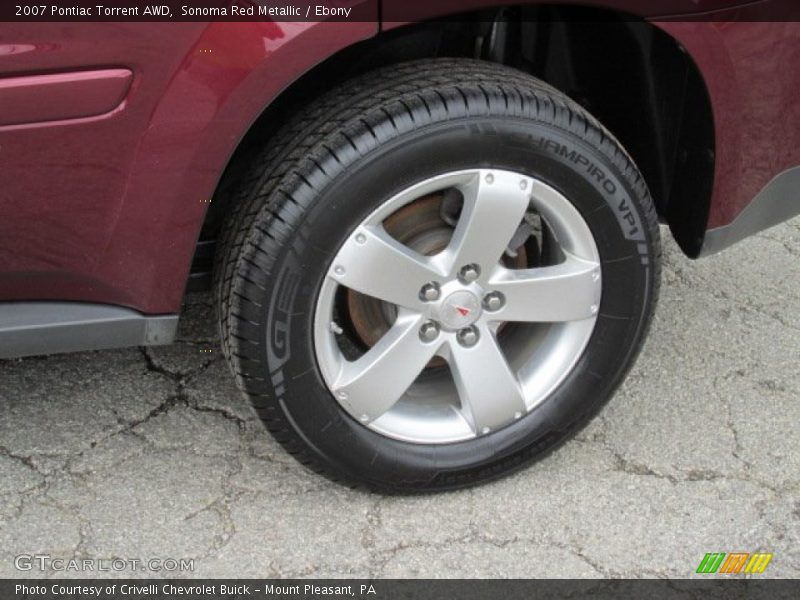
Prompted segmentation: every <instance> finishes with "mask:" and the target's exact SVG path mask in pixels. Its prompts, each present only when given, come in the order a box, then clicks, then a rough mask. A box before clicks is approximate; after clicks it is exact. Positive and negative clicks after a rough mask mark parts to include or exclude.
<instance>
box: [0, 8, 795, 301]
mask: <svg viewBox="0 0 800 600" xmlns="http://www.w3.org/2000/svg"><path fill="white" fill-rule="evenodd" d="M492 4H495V5H499V4H501V3H500V2H494V3H493V2H486V1H483V2H470V3H465V2H459V3H458V9H459V11H463V10H465V9H467V8H470V7H473V6H472V5H475V6H474V7H478V6H481V7H485V6H489V5H492ZM583 4H586V3H585V2H584V3H583ZM594 4H595V5H598V6H608V7H611V8H616V9H627V10H633V9H634V8H635V6H636V5H637V4H638V5H639V6H641V4H642V3H638V2H631V1H623V0H613V1H612V0H606V1H604V2H601V1H599V0H598V1H597V2H594ZM722 4H723V2H722V1H721V0H707V1H705V2H704V1H702V0H701V1H699V2H698V1H695V0H686V2H685V5H686V6H685V11H683V10H681V11H679V12H687V13H688V12H690V11H695V12H696V11H702V10H710V9H716V8H719V7H720V5H722ZM725 4H727V5H730V3H725ZM669 5H670V6H671V7H673V8H674V7H675V5H676V4H675V2H669ZM393 6H399V0H387V1H385V2H384V15H385V16H386V18H387V19H389V20H395V21H399V20H401V19H399V18H394V17H392V7H393ZM447 6H453V3H452V2H446V3H445V2H442V3H439V4H437V3H436V2H429V3H428V7H429V10H430V13H429V14H430V15H436V14H439V15H441V14H445V13H446V12H447V8H446V7H447ZM647 6H648V15H649V16H657V15H660V14H662V13H661V12H660V8H661V7H660V6H659V3H657V2H653V3H648V4H647ZM665 6H666V3H665ZM741 10H747V9H741ZM673 12H674V11H673ZM725 15H726V13H725V12H723V13H720V16H719V19H724V18H725ZM656 24H657V26H658V27H661V28H662V29H663V30H664V31H666V32H667V33H668V34H669V35H671V36H673V37H674V38H675V39H676V40H678V41H679V42H680V44H681V45H682V46H683V47H684V48H685V49H686V50H687V52H688V53H689V54H690V55H691V57H692V59H693V60H694V61H695V63H696V65H697V67H698V69H699V71H700V73H701V74H702V76H703V78H704V80H705V84H706V87H707V89H708V92H709V95H710V98H711V101H712V106H713V112H714V126H715V132H716V146H717V152H716V170H715V186H714V192H713V199H712V205H711V214H710V217H709V223H708V225H709V228H714V227H719V226H723V225H726V224H729V223H731V222H732V221H733V219H734V218H735V217H736V216H737V215H738V214H739V213H741V211H742V210H743V209H744V208H745V207H746V206H747V204H748V203H749V202H750V201H751V200H752V199H753V197H754V196H755V195H756V194H757V193H758V192H759V190H761V189H762V188H763V187H764V186H765V185H766V184H767V183H768V182H769V181H770V180H771V179H772V178H773V177H774V176H776V175H777V174H778V173H780V172H782V171H784V170H785V169H787V168H789V167H792V166H795V165H798V164H800V139H798V137H799V136H800V126H799V125H800V100H799V99H798V96H797V90H798V89H800V69H797V68H794V67H793V65H797V64H800V63H798V59H800V25H798V24H797V23H792V22H781V23H766V22H751V23H747V22H740V21H737V22H670V21H666V20H659V21H658V22H657V23H656ZM387 26H391V25H387ZM378 31H379V24H377V23H358V22H352V23H341V22H340V23H333V22H331V23H303V24H300V23H296V24H293V23H255V22H253V23H212V24H208V23H158V24H155V23H127V24H93V23H58V24H56V23H40V24H32V23H24V24H23V23H19V24H4V25H3V27H2V29H0V94H2V82H3V79H4V78H16V79H17V82H19V78H25V77H28V76H38V75H48V74H53V73H59V74H63V73H81V72H84V71H104V70H117V71H123V72H124V71H125V70H129V71H130V72H132V73H133V77H132V81H131V82H129V91H127V95H125V97H124V99H120V98H116V99H115V100H114V101H113V102H112V101H111V100H109V98H111V97H112V96H113V94H112V93H111V92H109V90H108V89H105V88H103V89H102V90H100V91H98V92H96V95H94V94H90V95H89V97H88V98H87V100H86V105H82V104H81V103H80V102H77V103H75V102H73V104H71V105H70V108H71V112H67V113H65V112H64V108H65V107H64V106H62V107H61V108H60V109H56V108H55V103H54V102H53V98H52V97H51V96H49V95H42V94H40V95H38V96H34V97H31V96H30V95H26V98H29V99H28V100H27V102H28V103H30V106H28V107H26V108H25V110H24V111H22V113H23V114H29V115H39V117H41V116H44V117H45V119H46V120H44V121H42V120H41V119H39V120H38V121H37V122H35V123H27V124H23V123H20V122H19V120H17V121H15V122H14V124H11V125H5V126H0V168H1V169H2V171H1V172H0V300H74V301H82V302H95V303H102V304H112V305H119V306H126V307H130V308H133V309H135V310H138V311H141V312H143V313H147V314H169V313H176V312H178V310H179V308H180V304H181V300H182V297H183V294H184V289H185V284H186V280H187V275H188V272H189V267H190V263H191V259H192V255H193V252H194V249H195V244H196V242H197V239H198V235H199V230H200V227H201V224H202V222H203V217H204V215H205V212H206V210H207V208H208V200H209V199H210V198H211V196H212V194H213V193H214V190H215V188H216V186H217V184H218V182H219V179H220V176H221V174H222V172H223V170H224V168H225V166H226V165H227V163H228V161H229V160H230V158H231V156H232V154H233V152H234V150H235V149H236V147H237V145H238V143H239V142H240V140H241V139H242V137H243V136H244V134H245V133H246V132H247V130H248V128H249V127H250V125H251V124H252V123H253V121H254V120H255V119H256V118H257V117H258V116H259V115H260V114H261V113H262V112H263V110H264V109H265V107H266V106H267V105H269V103H270V102H271V101H272V100H273V99H274V98H276V97H277V96H278V95H279V94H280V92H281V91H282V90H283V89H285V88H286V87H287V86H288V85H290V84H291V83H292V82H293V81H294V80H296V79H297V78H298V77H300V76H301V75H302V74H303V73H305V72H307V71H308V70H309V69H311V68H312V67H313V66H315V65H317V64H318V63H320V62H321V61H323V60H324V59H325V58H327V57H329V56H331V55H333V54H334V53H336V52H337V51H339V50H341V49H343V48H345V47H347V46H350V45H352V44H354V43H356V42H358V41H360V40H363V39H366V38H368V37H370V36H373V35H375V34H376V33H378ZM60 77H61V79H60V80H59V81H60V82H61V85H66V84H68V83H69V76H64V75H61V76H60ZM112 91H113V90H112ZM621 93H624V90H621ZM67 96H69V95H68V94H67ZM97 96H101V98H98V97H97ZM100 100H103V102H101V101H100ZM104 102H105V104H104ZM20 110H22V109H20ZM82 111H83V112H82ZM67 118H69V119H68V120H65V119H67ZM53 119H55V120H53ZM58 119H61V120H58ZM0 122H2V117H0Z"/></svg>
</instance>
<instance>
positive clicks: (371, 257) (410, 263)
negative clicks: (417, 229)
mask: <svg viewBox="0 0 800 600" xmlns="http://www.w3.org/2000/svg"><path fill="white" fill-rule="evenodd" d="M328 275H329V277H332V278H333V279H334V280H336V281H337V282H338V283H340V284H341V285H344V286H346V287H349V288H351V289H353V290H355V291H357V292H361V293H362V294H366V295H367V296H372V297H373V298H378V299H379V300H384V301H386V302H390V303H391V304H397V305H398V306H402V307H405V308H410V309H418V308H419V306H420V298H419V290H420V289H422V286H423V285H425V284H426V283H429V282H431V281H435V280H437V279H441V277H442V274H441V273H440V272H438V271H437V270H436V269H435V268H434V267H433V265H432V263H431V261H430V260H429V259H428V258H426V257H425V256H422V255H420V254H417V253H416V252H414V251H413V250H411V249H410V248H408V247H407V246H404V245H403V244H401V243H400V242H398V241H397V240H395V239H393V238H392V237H390V236H389V234H387V233H386V232H385V231H384V230H383V228H379V227H362V228H360V229H358V231H356V232H355V233H354V234H353V235H351V236H350V238H349V239H348V240H347V242H345V244H344V246H342V249H341V250H340V251H339V253H338V254H337V256H336V260H335V261H334V262H333V264H332V265H331V268H330V271H329V273H328Z"/></svg>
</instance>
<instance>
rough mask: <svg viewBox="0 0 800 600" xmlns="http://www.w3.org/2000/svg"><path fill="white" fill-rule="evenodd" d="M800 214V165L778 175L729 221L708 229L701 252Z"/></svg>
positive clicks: (711, 251)
mask: <svg viewBox="0 0 800 600" xmlns="http://www.w3.org/2000/svg"><path fill="white" fill-rule="evenodd" d="M798 215H800V166H798V167H792V168H791V169H787V170H786V171H784V172H783V173H780V174H779V175H777V176H776V177H775V178H774V179H773V180H772V181H770V182H769V183H768V184H767V185H766V186H764V189H762V190H761V191H760V192H759V193H758V195H757V196H756V197H755V198H754V199H753V201H752V202H751V203H750V204H748V205H747V208H745V209H744V210H743V211H742V212H741V213H740V214H739V216H738V217H736V219H735V220H734V221H733V222H732V223H730V224H729V225H724V226H723V227H717V228H715V229H709V230H708V231H707V232H706V236H705V240H704V241H703V249H702V251H701V252H700V256H701V257H702V256H710V255H712V254H716V253H717V252H721V251H722V250H725V248H728V247H730V246H732V245H733V244H735V243H737V242H740V241H742V240H743V239H745V238H747V237H750V236H751V235H754V234H756V233H758V232H760V231H763V230H765V229H769V228H770V227H774V226H775V225H780V224H781V223H783V222H785V221H788V220H789V219H792V218H794V217H796V216H798Z"/></svg>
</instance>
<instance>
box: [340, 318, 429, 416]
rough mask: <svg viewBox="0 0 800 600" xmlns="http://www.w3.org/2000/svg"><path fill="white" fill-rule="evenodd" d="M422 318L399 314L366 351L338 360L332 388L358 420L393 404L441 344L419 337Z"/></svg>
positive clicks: (381, 412) (374, 414) (384, 409)
mask: <svg viewBox="0 0 800 600" xmlns="http://www.w3.org/2000/svg"><path fill="white" fill-rule="evenodd" d="M424 322H425V319H424V318H423V317H422V316H419V315H404V316H400V317H398V319H397V321H396V322H395V324H394V326H393V327H392V328H391V329H390V330H389V331H388V332H387V333H386V334H385V335H384V336H383V337H382V338H381V339H380V340H378V343H377V344H375V345H374V346H373V347H372V348H370V350H369V351H368V352H367V353H366V354H364V355H363V356H362V357H361V358H359V359H358V360H356V361H354V362H343V363H342V368H341V370H340V372H339V376H338V377H337V379H336V382H335V384H334V385H333V388H334V389H333V392H334V394H335V395H336V397H337V399H338V400H339V402H341V403H342V404H343V405H345V406H346V407H347V409H348V411H349V412H350V413H351V414H352V415H354V416H355V417H356V418H358V419H360V420H361V421H362V422H369V421H374V420H375V419H377V418H378V417H380V416H381V415H382V414H383V413H385V412H386V411H387V410H389V409H390V408H391V407H392V406H394V404H395V403H396V402H397V401H398V400H399V399H400V397H401V396H402V395H403V394H404V393H405V392H406V390H407V389H408V388H409V386H410V385H411V384H412V383H414V380H415V379H416V378H417V376H418V375H419V374H420V373H421V372H422V369H424V368H425V365H427V364H428V362H429V361H430V360H431V359H432V358H433V356H434V355H435V354H436V351H437V350H438V348H439V347H440V346H441V344H440V343H435V342H434V343H425V342H423V341H422V340H421V339H420V337H419V329H420V326H421V325H422V324H423V323H424Z"/></svg>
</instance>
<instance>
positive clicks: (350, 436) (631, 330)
mask: <svg viewBox="0 0 800 600" xmlns="http://www.w3.org/2000/svg"><path fill="white" fill-rule="evenodd" d="M267 147H268V149H267V150H265V151H264V153H263V154H262V155H261V156H259V157H257V158H256V159H255V160H254V162H253V168H252V170H251V172H250V174H249V176H248V177H246V178H245V179H244V180H243V182H242V186H241V191H240V193H239V196H240V198H239V200H240V201H239V204H238V206H237V208H236V211H235V212H234V214H233V216H232V217H231V218H230V219H229V221H228V223H227V225H226V230H225V232H224V234H223V238H222V239H223V243H222V252H220V256H219V258H218V263H217V266H216V275H217V276H216V279H217V285H218V288H217V290H218V301H219V317H220V327H221V333H222V339H223V346H224V348H225V350H226V355H227V356H228V358H229V360H230V364H231V368H232V370H233V371H234V373H235V375H236V379H237V383H238V385H239V386H240V388H241V389H242V390H243V391H244V392H245V393H246V394H247V395H248V396H249V397H250V399H251V401H252V403H253V405H254V407H255V408H256V410H257V411H258V414H259V415H260V417H261V418H262V420H263V421H264V423H265V425H266V427H267V429H268V430H269V431H270V432H271V433H272V435H273V436H274V437H275V438H276V439H277V440H278V441H279V442H280V443H281V444H282V445H283V446H284V447H285V448H286V449H287V451H288V452H289V453H291V454H292V455H294V456H295V457H296V458H297V459H298V460H299V461H300V462H301V463H303V464H305V465H308V466H309V467H310V468H312V469H314V470H315V471H318V472H321V473H323V474H325V475H327V476H328V477H330V478H332V479H336V480H341V481H344V482H346V483H348V484H351V485H365V486H367V487H368V488H371V489H374V490H379V491H384V492H409V491H435V490H444V489H453V488H459V487H464V486H468V485H472V484H476V483H481V482H484V481H487V480H491V479H495V478H497V477H500V476H502V475H505V474H507V473H509V472H512V471H514V470H516V469H518V468H520V467H522V466H524V465H526V464H528V463H529V462H531V461H532V460H534V459H536V458H540V457H541V456H543V455H544V454H545V453H546V452H548V451H550V450H552V449H553V448H555V447H557V446H558V445H559V444H560V443H562V442H564V441H565V440H567V439H568V438H569V437H570V436H572V435H573V434H574V433H575V432H577V431H578V430H579V429H580V428H581V427H582V426H583V425H585V424H586V423H587V422H588V421H589V420H590V419H591V418H592V417H593V416H594V415H595V414H596V413H597V412H598V411H599V410H600V408H601V407H602V406H603V405H604V404H605V402H606V401H607V400H608V399H609V398H610V396H611V395H612V394H613V392H614V390H615V389H616V387H617V386H618V385H619V384H620V382H621V381H622V380H623V378H624V376H625V374H626V373H627V371H628V370H629V369H630V367H631V365H632V364H633V362H634V360H635V358H636V356H637V354H638V352H639V350H640V347H641V344H642V341H643V339H644V337H645V335H646V332H647V328H648V325H649V322H650V320H651V317H652V313H653V310H654V308H655V304H656V298H657V295H658V288H659V280H660V262H661V250H660V240H659V231H658V226H657V220H656V215H655V210H654V207H653V204H652V202H651V199H650V196H649V194H648V191H647V187H646V185H645V183H644V181H643V179H642V177H641V176H640V174H639V172H638V170H637V169H636V167H635V165H634V164H633V161H632V160H631V159H630V157H629V156H628V155H627V154H626V153H625V151H624V150H623V149H622V148H621V146H620V144H619V143H618V142H617V141H616V140H615V139H614V138H613V137H612V136H611V135H610V134H609V133H608V132H607V131H606V130H605V129H604V128H603V127H602V126H601V125H600V124H599V123H598V122H597V121H596V120H595V119H594V118H593V117H591V116H590V115H588V114H587V113H586V112H585V111H584V110H583V109H582V108H580V107H579V106H578V105H576V104H575V103H574V102H572V101H571V100H570V99H568V98H567V97H566V96H564V95H562V94H560V93H559V92H557V91H555V90H554V89H553V88H551V87H549V86H547V85H545V84H543V83H542V82H539V81H538V80H536V79H534V78H532V77H530V76H527V75H525V74H524V73H520V72H518V71H514V70H511V69H508V68H505V67H501V66H497V65H493V64H490V63H483V62H477V61H470V60H450V59H448V60H428V61H418V62H413V63H407V64H403V65H399V66H393V67H390V68H387V69H383V70H380V71H377V72H375V73H372V74H369V75H366V76H365V77H362V78H360V79H357V80H355V81H353V82H350V83H349V84H347V85H345V86H343V87H342V88H341V89H339V90H336V91H334V92H332V93H330V94H328V95H327V96H326V97H323V98H321V99H320V100H318V101H317V102H315V103H314V104H313V105H312V106H310V107H309V108H308V109H307V110H305V111H304V112H303V114H302V115H300V116H299V117H298V118H296V119H295V120H294V121H293V122H292V123H290V124H288V125H287V126H286V128H285V129H284V130H283V132H282V133H281V134H280V135H279V136H278V137H277V139H275V140H269V142H268V144H267ZM473 167H480V168H488V167H492V168H498V169H499V168H508V169H509V170H515V171H518V172H524V173H527V174H529V175H531V176H533V177H536V178H539V179H540V180H542V181H544V182H546V183H548V184H549V185H551V186H552V187H554V188H556V189H557V190H559V191H560V192H561V193H562V194H563V195H564V196H565V197H567V198H568V199H569V200H570V201H571V202H572V203H573V204H574V206H575V207H576V208H577V209H578V211H579V212H580V213H581V215H582V216H583V218H584V220H585V221H586V222H587V224H588V225H589V228H590V229H591V232H592V234H593V236H594V237H595V242H596V245H597V248H598V251H599V254H600V258H601V263H602V269H603V296H602V303H601V306H600V315H599V317H598V320H597V323H596V326H595V330H594V332H593V334H592V337H591V340H590V341H589V344H588V347H587V348H586V350H585V351H584V353H583V355H582V356H581V358H580V360H579V361H578V363H577V365H576V366H575V367H574V368H573V369H572V371H571V372H570V374H569V375H568V376H567V377H566V379H564V381H563V382H562V383H561V384H560V385H559V386H558V388H557V389H556V390H555V391H554V392H553V393H552V394H550V395H549V396H548V398H547V399H546V400H545V401H544V402H543V403H541V404H540V405H539V406H538V407H537V408H535V409H534V410H533V411H531V412H530V413H529V414H528V415H526V416H525V417H523V418H522V419H520V420H519V421H517V422H515V423H513V424H511V425H509V426H507V427H505V428H503V429H501V430H498V431H497V432H494V433H492V434H491V435H487V436H484V437H479V438H475V439H472V440H469V441H465V442H459V443H454V444H445V445H423V444H411V443H406V442H401V441H398V440H395V439H391V438H388V437H385V436H382V435H380V434H378V433H376V432H374V431H372V430H371V429H368V428H367V427H364V426H362V425H361V424H359V423H358V422H356V420H355V419H353V418H351V417H350V415H348V414H347V413H346V412H345V411H344V410H343V409H342V408H341V406H340V405H339V403H338V402H337V401H336V399H335V398H333V397H332V395H331V394H330V392H329V390H328V389H327V387H326V385H325V383H324V381H323V379H322V377H321V375H320V372H319V368H318V366H317V363H316V358H315V352H314V344H313V318H314V306H315V302H316V298H317V294H318V291H319V288H320V285H321V282H322V280H323V279H324V277H325V274H326V272H327V270H328V268H329V265H330V262H331V260H332V259H333V256H334V255H335V254H336V252H337V250H338V248H339V247H340V246H341V244H342V243H343V242H344V240H345V239H346V237H347V236H348V235H349V233H350V232H351V231H352V230H353V228H354V227H355V226H356V225H357V224H358V223H359V222H360V221H361V220H362V219H363V218H365V217H366V215H368V214H369V213H370V212H371V211H372V210H374V209H375V207H376V206H378V205H379V204H380V203H381V202H382V201H384V200H386V199H388V198H389V197H391V196H392V195H393V194H394V193H396V192H397V191H398V190H399V189H403V187H407V186H408V185H410V184H412V183H414V182H415V181H418V180H421V179H422V178H424V177H427V176H431V175H434V174H437V173H439V172H445V171H450V170H456V169H459V168H473ZM320 217H321V218H320Z"/></svg>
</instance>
